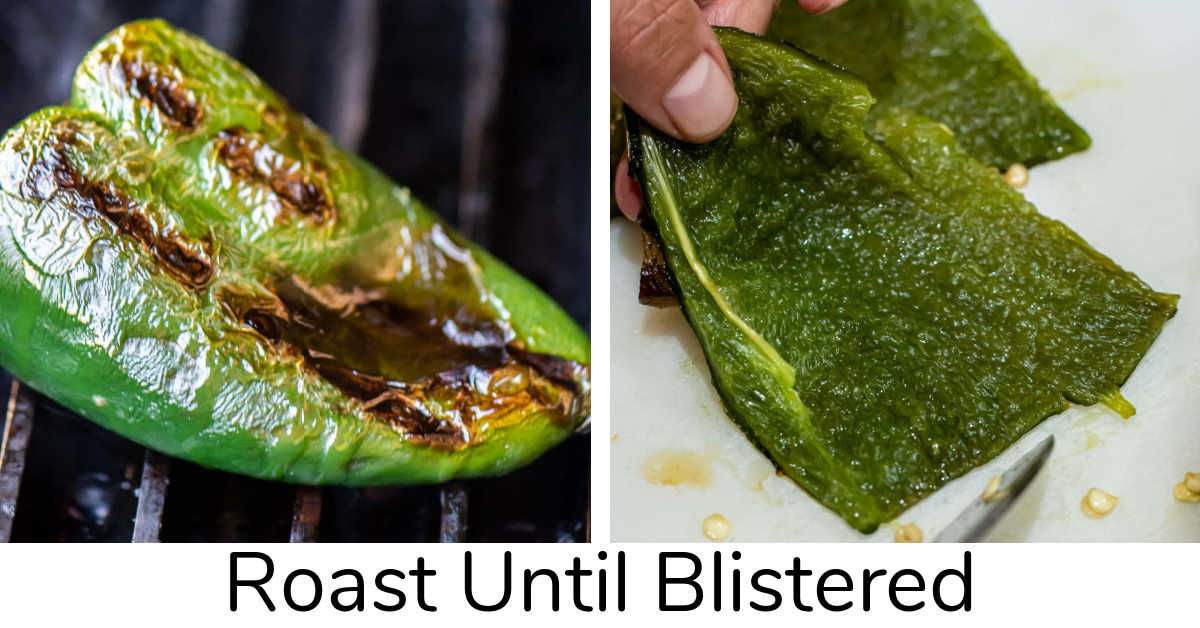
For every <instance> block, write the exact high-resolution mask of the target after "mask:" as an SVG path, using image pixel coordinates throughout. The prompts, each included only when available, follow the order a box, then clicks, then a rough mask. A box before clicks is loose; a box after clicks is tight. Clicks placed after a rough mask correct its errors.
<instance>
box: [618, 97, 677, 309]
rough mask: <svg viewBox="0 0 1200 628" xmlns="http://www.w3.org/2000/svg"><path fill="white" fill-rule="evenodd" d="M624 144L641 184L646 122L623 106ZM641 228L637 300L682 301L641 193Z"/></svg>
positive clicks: (661, 303)
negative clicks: (641, 129) (642, 131)
mask: <svg viewBox="0 0 1200 628" xmlns="http://www.w3.org/2000/svg"><path fill="white" fill-rule="evenodd" d="M623 117H624V120H625V145H626V147H627V148H628V150H629V177H630V178H631V179H633V180H634V181H636V182H637V184H638V185H642V186H644V185H645V182H644V181H642V176H641V173H642V138H641V136H640V135H639V134H638V132H637V128H638V126H639V125H641V124H644V123H643V122H642V119H641V118H640V117H638V115H637V113H636V112H634V111H633V110H632V109H630V108H629V106H628V105H626V106H625V107H624V116H623ZM636 222H637V223H638V226H640V227H641V230H642V267H641V276H640V278H639V280H638V303H641V304H642V305H649V306H652V307H672V306H677V305H679V298H678V294H679V291H678V290H676V289H675V279H674V277H673V276H672V275H671V269H670V268H669V267H668V266H667V258H666V257H665V256H664V255H663V252H662V242H660V241H659V239H658V225H656V224H655V223H654V217H653V216H652V215H651V214H650V211H649V209H648V208H647V207H646V201H645V196H644V195H643V197H642V207H641V208H639V211H638V219H637V221H636Z"/></svg>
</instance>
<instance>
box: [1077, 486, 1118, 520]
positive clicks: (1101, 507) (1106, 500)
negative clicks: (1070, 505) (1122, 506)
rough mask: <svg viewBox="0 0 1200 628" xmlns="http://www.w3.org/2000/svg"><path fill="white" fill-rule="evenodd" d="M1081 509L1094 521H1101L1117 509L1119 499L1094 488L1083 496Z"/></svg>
mask: <svg viewBox="0 0 1200 628" xmlns="http://www.w3.org/2000/svg"><path fill="white" fill-rule="evenodd" d="M1080 507H1081V508H1082V509H1083V514H1085V515H1087V516H1089V517H1091V518H1093V519H1099V518H1100V517H1103V516H1104V515H1107V514H1108V513H1110V512H1112V511H1113V508H1116V507H1117V498H1116V497H1114V496H1112V495H1109V494H1108V493H1105V492H1104V491H1102V490H1100V489H1098V488H1093V489H1091V490H1089V491H1088V492H1087V494H1086V495H1084V496H1083V501H1082V502H1080Z"/></svg>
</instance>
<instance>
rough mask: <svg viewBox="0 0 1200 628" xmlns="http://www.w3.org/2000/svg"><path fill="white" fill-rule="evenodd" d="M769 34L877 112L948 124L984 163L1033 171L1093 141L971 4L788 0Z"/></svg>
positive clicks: (958, 0) (955, 0)
mask: <svg viewBox="0 0 1200 628" xmlns="http://www.w3.org/2000/svg"><path fill="white" fill-rule="evenodd" d="M768 35H769V36H770V37H771V38H773V39H778V40H782V41H786V42H788V43H791V44H793V45H795V46H797V47H798V48H801V49H803V50H806V51H808V52H811V53H813V54H815V55H817V56H819V57H821V58H823V59H825V60H827V61H830V62H833V63H835V64H837V65H839V66H842V67H844V68H845V69H847V70H849V71H850V72H853V73H854V74H856V75H858V76H859V77H860V78H862V79H863V80H865V81H866V82H867V85H868V86H870V88H871V93H872V94H873V95H874V96H875V98H877V99H879V107H877V108H876V113H882V112H887V111H890V110H891V109H893V108H897V107H902V108H905V109H911V110H913V111H916V112H917V113H920V114H922V115H924V116H926V117H928V118H931V119H933V120H934V121H936V122H941V123H943V124H945V125H947V126H949V127H950V129H951V130H952V131H953V132H954V134H955V136H956V137H957V139H958V143H959V144H960V145H962V147H963V148H965V149H966V150H967V151H968V152H969V153H971V154H972V155H973V156H974V157H975V158H976V159H979V160H980V161H982V162H984V163H986V164H989V165H992V166H996V167H998V168H1007V167H1008V166H1009V165H1011V164H1014V163H1021V164H1025V165H1027V166H1032V165H1034V164H1038V163H1042V162H1044V161H1050V160H1053V159H1058V158H1060V157H1064V156H1066V155H1069V154H1071V153H1074V152H1078V151H1081V150H1083V149H1085V148H1087V147H1088V146H1090V145H1091V142H1092V141H1091V138H1089V137H1088V135H1087V133H1085V132H1084V130H1083V129H1081V128H1080V127H1079V125H1077V124H1075V122H1074V121H1073V120H1071V118H1070V116H1068V115H1067V114H1066V113H1065V112H1064V111H1063V110H1062V109H1060V108H1059V106H1058V105H1057V104H1055V102H1054V100H1053V99H1052V98H1051V97H1050V95H1049V94H1047V93H1046V92H1045V90H1043V89H1042V88H1041V87H1039V86H1038V83H1037V79H1035V78H1034V77H1033V75H1031V74H1030V73H1029V72H1028V71H1026V69H1025V68H1024V67H1023V66H1022V65H1021V62H1020V61H1019V60H1018V59H1017V57H1016V55H1014V54H1013V52H1012V50H1011V49H1010V48H1009V47H1008V44H1007V43H1005V42H1004V40H1003V39H1001V38H1000V36H999V35H997V34H996V32H995V31H993V30H992V28H991V26H989V25H988V21H987V18H986V17H985V16H984V15H983V12H982V11H980V10H979V7H978V6H976V5H975V2H973V0H851V1H850V2H848V3H846V5H844V6H842V7H840V8H838V10H836V11H830V12H829V13H826V14H824V15H810V14H808V13H807V12H806V11H804V10H803V9H801V8H800V6H799V5H798V4H797V3H795V2H783V3H782V4H781V5H780V7H779V11H778V12H777V14H776V15H775V18H774V19H773V20H772V21H771V27H770V30H769V31H768ZM870 115H873V114H868V116H870Z"/></svg>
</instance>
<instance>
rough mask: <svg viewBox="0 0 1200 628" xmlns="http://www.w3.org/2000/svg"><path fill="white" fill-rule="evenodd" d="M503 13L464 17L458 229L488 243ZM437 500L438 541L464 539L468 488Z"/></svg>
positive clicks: (454, 488)
mask: <svg viewBox="0 0 1200 628" xmlns="http://www.w3.org/2000/svg"><path fill="white" fill-rule="evenodd" d="M507 17H508V0H481V1H480V2H474V3H471V5H470V9H469V10H468V11H467V16H466V20H467V24H466V33H467V37H466V54H464V55H463V56H464V59H465V64H464V68H463V94H464V98H463V127H462V155H461V158H460V161H459V187H458V229H459V230H460V231H461V232H462V233H463V234H464V235H466V236H467V237H468V238H470V239H472V240H475V241H476V242H479V243H480V244H482V245H484V246H487V244H488V242H487V239H488V238H487V237H486V236H487V233H488V215H489V213H490V212H491V196H492V187H493V183H494V179H495V176H494V174H493V173H494V168H493V167H492V163H493V162H494V161H495V159H494V156H495V137H494V133H493V129H494V127H495V124H494V121H495V120H496V118H497V114H498V111H499V105H500V82H501V79H502V78H503V76H504V54H505V47H506V44H507V32H506V26H507V21H508V20H507ZM441 501H442V517H441V526H440V529H439V532H438V541H439V542H442V543H461V542H463V541H465V540H466V539H467V514H468V512H469V511H470V492H469V491H468V489H467V487H466V486H465V485H463V484H460V483H454V484H450V485H447V486H445V487H443V488H442V490H441Z"/></svg>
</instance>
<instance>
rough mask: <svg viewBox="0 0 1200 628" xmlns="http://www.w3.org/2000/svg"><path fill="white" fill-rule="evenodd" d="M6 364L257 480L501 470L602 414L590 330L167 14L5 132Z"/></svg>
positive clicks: (146, 440)
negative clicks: (56, 101) (56, 100)
mask: <svg viewBox="0 0 1200 628" xmlns="http://www.w3.org/2000/svg"><path fill="white" fill-rule="evenodd" d="M0 191H2V195H0V364H2V365H3V366H4V367H5V368H7V369H9V370H10V371H12V373H13V374H14V375H15V376H16V377H18V378H21V379H23V380H24V381H26V382H28V383H29V384H30V385H32V386H33V387H34V388H35V389H37V390H39V391H41V392H42V393H43V394H45V395H47V396H49V397H51V398H53V399H55V400H56V401H58V402H60V403H62V404H64V405H65V406H67V407H69V408H71V409H72V410H75V411H77V412H78V413H80V414H82V415H83V416H85V417H87V418H89V419H90V420H92V421H95V422H96V423H98V424H100V425H102V426H104V427H106V428H109V429H111V430H113V431H115V432H118V433H120V434H122V435H123V436H126V437H128V438H131V439H133V440H136V441H138V442H140V443H142V444H144V445H146V446H148V447H151V448H154V449H157V450H160V451H163V452H165V453H168V454H171V455H175V456H179V457H181V458H186V459H188V460H192V461H195V462H198V463H200V464H203V465H206V466H210V467H214V468H218V469H223V470H226V471H231V472H236V473H243V474H247V475H252V476H257V477H261V478H266V479H275V480H284V481H289V482H297V483H313V484H317V483H339V484H351V485H369V484H390V483H427V482H441V481H445V480H449V479H451V478H467V477H475V476H489V475H498V474H503V473H506V472H508V471H510V470H512V469H514V468H516V467H519V466H521V465H523V464H526V463H528V462H530V461H532V460H533V459H535V458H536V457H538V456H539V455H540V454H541V453H542V452H544V451H545V450H547V449H548V448H550V447H552V446H553V445H555V444H556V443H558V442H560V441H561V440H563V439H564V438H566V437H567V436H568V435H570V434H571V433H573V432H574V431H575V430H576V429H577V428H579V427H580V425H581V424H582V423H583V422H584V421H586V418H587V417H588V415H589V390H588V387H589V367H588V366H587V363H588V361H589V347H588V340H587V337H586V335H585V334H584V333H583V332H582V331H581V330H580V329H579V328H578V326H577V325H576V324H575V323H574V322H573V321H572V320H571V319H570V318H569V317H568V316H567V315H566V314H565V313H564V312H563V311H562V310H561V309H559V308H558V307H557V306H556V305H555V304H554V303H553V302H552V301H551V300H550V299H549V298H548V297H547V296H546V295H544V294H543V293H541V292H540V291H539V290H538V289H537V288H535V287H534V286H533V285H532V284H531V283H529V282H528V281H526V280H525V279H523V278H522V277H520V276H519V275H517V274H516V273H515V272H513V271H512V270H511V269H509V268H508V267H507V266H505V265H504V264H503V263H501V262H500V261H499V260H497V259H495V258H494V257H492V256H491V255H489V254H488V253H487V252H486V251H484V250H482V249H481V248H479V247H478V246H476V245H474V244H472V243H470V242H468V241H467V240H466V239H465V238H463V237H462V236H460V235H459V234H457V233H455V232H454V231H453V230H452V229H450V228H449V227H447V226H446V225H444V224H442V223H441V222H440V221H439V219H438V218H437V217H436V216H435V215H434V214H433V213H432V212H431V211H430V210H428V209H427V208H425V207H424V206H422V205H421V204H420V203H419V202H418V201H417V200H416V199H414V198H412V196H411V195H410V194H409V192H408V190H407V189H405V188H403V187H399V186H397V185H395V184H394V183H392V182H391V181H390V180H388V179H387V178H386V177H385V176H384V175H382V174H381V173H380V172H378V171H377V170H376V169H375V168H373V167H372V166H371V165H369V164H367V163H365V162H363V161H362V160H360V159H358V158H357V157H355V156H353V155H351V154H348V153H347V152H345V151H343V150H341V149H340V148H338V147H337V146H335V145H334V143H333V142H332V141H331V140H330V139H329V137H327V136H326V135H325V134H324V133H323V132H321V131H320V130H319V129H317V128H316V127H315V126H314V125H313V124H312V123H311V122H310V121H309V120H307V119H306V118H304V117H303V116H301V115H300V114H298V113H296V112H294V111H292V110H291V109H290V108H289V107H288V105H287V104H286V103H285V102H284V101H283V100H282V99H281V98H280V97H279V96H278V95H276V94H275V93H274V92H273V91H272V90H271V89H270V88H268V87H267V86H266V85H264V84H263V83H262V82H261V81H260V80H259V79H258V78H257V77H256V76H254V75H253V74H252V73H251V72H250V71H249V70H247V69H246V68H245V67H243V66H241V65H240V64H238V63H237V62H235V61H233V60H232V59H230V58H228V57H227V56H225V55H224V54H222V53H221V52H219V51H217V50H214V49H213V48H211V47H209V46H208V45H207V44H205V43H204V42H203V41H200V40H199V39H197V38H195V37H193V36H191V35H189V34H187V33H183V32H180V31H178V30H175V29H174V28H172V27H171V26H169V25H167V24H165V23H164V22H161V21H143V22H135V23H131V24H128V25H125V26H123V27H120V28H118V29H117V30H115V31H113V32H112V33H111V34H109V35H108V36H107V37H105V38H104V39H103V40H102V41H101V42H99V43H98V44H97V45H96V46H95V47H94V48H93V49H92V50H91V51H90V52H89V53H88V54H87V56H86V58H85V59H84V60H83V62H82V64H81V65H80V66H79V68H78V70H77V72H76V75H75V80H74V85H73V91H72V96H71V101H70V104H69V106H65V107H51V108H47V109H43V110H42V111H39V112H37V113H35V114H33V115H32V116H30V117H29V118H28V119H26V120H24V121H23V122H21V123H20V124H19V125H17V126H16V127H15V128H13V129H12V130H10V131H9V132H8V134H7V135H6V136H5V137H4V140H3V142H2V144H0Z"/></svg>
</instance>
